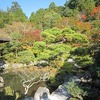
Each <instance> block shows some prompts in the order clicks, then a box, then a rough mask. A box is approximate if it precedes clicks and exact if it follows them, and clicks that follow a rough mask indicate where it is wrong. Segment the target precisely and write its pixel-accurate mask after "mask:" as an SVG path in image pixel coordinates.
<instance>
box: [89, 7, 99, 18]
mask: <svg viewBox="0 0 100 100" xmlns="http://www.w3.org/2000/svg"><path fill="white" fill-rule="evenodd" d="M90 15H91V17H94V18H95V19H98V20H100V6H98V7H95V8H94V9H93V10H92V11H91V14H90Z"/></svg>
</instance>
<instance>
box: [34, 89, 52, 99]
mask: <svg viewBox="0 0 100 100" xmlns="http://www.w3.org/2000/svg"><path fill="white" fill-rule="evenodd" d="M34 100H51V99H50V92H49V89H48V88H46V87H39V88H38V89H37V91H36V92H35V94H34Z"/></svg>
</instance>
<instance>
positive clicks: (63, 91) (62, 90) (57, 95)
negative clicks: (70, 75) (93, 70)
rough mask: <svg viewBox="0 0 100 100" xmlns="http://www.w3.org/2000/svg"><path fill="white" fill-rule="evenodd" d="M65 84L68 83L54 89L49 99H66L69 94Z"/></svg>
mask: <svg viewBox="0 0 100 100" xmlns="http://www.w3.org/2000/svg"><path fill="white" fill-rule="evenodd" d="M66 85H68V83H67V82H66V83H64V84H62V85H60V86H59V87H58V88H57V90H55V91H54V92H53V93H52V94H51V96H50V100H68V99H69V97H70V95H69V94H68V90H67V88H66Z"/></svg>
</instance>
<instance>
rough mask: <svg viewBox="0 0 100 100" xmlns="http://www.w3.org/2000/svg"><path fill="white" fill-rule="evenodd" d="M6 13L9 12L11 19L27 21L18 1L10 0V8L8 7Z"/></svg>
mask: <svg viewBox="0 0 100 100" xmlns="http://www.w3.org/2000/svg"><path fill="white" fill-rule="evenodd" d="M8 13H9V14H10V16H11V18H12V20H13V21H17V22H18V21H21V22H24V21H27V17H26V15H25V13H24V12H23V10H22V9H21V7H20V5H19V4H18V2H12V6H11V8H8Z"/></svg>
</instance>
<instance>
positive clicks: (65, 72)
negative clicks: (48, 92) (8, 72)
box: [0, 0, 100, 100]
mask: <svg viewBox="0 0 100 100" xmlns="http://www.w3.org/2000/svg"><path fill="white" fill-rule="evenodd" d="M8 37H10V42H6V43H3V44H0V59H3V60H4V61H5V62H7V63H23V64H26V65H29V64H30V62H33V63H34V65H33V67H36V66H38V67H40V68H41V67H50V68H52V69H53V68H55V69H56V70H57V71H56V72H54V73H53V74H51V77H50V79H49V80H48V82H47V84H48V86H50V87H53V89H54V88H57V87H58V85H60V84H62V83H64V82H65V81H68V77H69V76H70V75H71V76H78V75H79V76H82V77H83V78H84V79H86V80H87V82H81V83H80V84H78V86H77V84H76V83H74V82H73V81H72V82H71V83H69V86H68V87H67V88H68V90H69V93H70V94H71V96H72V98H71V100H82V99H84V98H92V97H95V96H99V95H100V1H99V0H69V1H66V2H65V4H64V6H56V4H55V3H54V2H51V4H50V5H49V7H48V8H46V9H43V8H40V9H39V10H38V11H37V12H36V13H34V12H32V13H31V16H30V17H29V19H28V18H27V17H26V15H25V13H24V12H23V10H22V9H21V7H20V6H19V4H18V3H17V2H12V6H11V7H10V8H8V10H7V11H0V38H8ZM24 67H25V66H24ZM50 70H51V69H50ZM88 79H91V80H92V81H90V82H88ZM7 88H8V90H9V91H8V90H6V89H7ZM73 88H74V91H73ZM94 90H95V91H98V92H97V93H95V91H94ZM9 93H10V94H11V95H12V94H13V91H12V90H11V88H10V87H6V88H5V94H9ZM84 93H86V95H84ZM94 93H95V94H94Z"/></svg>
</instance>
